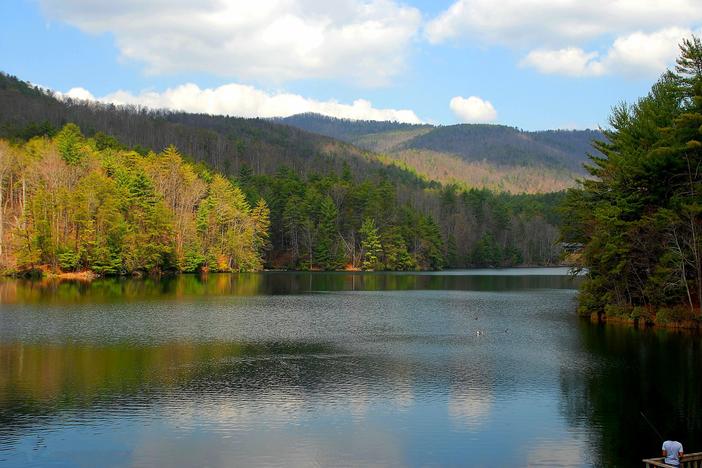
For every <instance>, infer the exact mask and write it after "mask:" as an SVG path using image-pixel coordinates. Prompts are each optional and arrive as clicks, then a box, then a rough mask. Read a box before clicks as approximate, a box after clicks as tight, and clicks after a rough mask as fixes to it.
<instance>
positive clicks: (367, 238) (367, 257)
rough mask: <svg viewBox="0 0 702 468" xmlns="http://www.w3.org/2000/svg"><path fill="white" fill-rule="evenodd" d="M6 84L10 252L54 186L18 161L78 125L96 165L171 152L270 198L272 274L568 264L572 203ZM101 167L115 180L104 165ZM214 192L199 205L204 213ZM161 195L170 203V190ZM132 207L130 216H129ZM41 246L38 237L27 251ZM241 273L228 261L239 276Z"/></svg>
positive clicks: (1, 127) (212, 123)
mask: <svg viewBox="0 0 702 468" xmlns="http://www.w3.org/2000/svg"><path fill="white" fill-rule="evenodd" d="M2 83H3V87H2V89H0V131H1V132H2V135H3V136H4V137H6V138H7V140H8V141H9V143H7V144H5V147H6V148H9V149H11V150H8V151H5V152H3V153H0V156H1V157H2V161H1V162H2V164H1V165H2V167H8V166H9V167H13V169H8V170H9V171H10V172H5V173H4V175H3V176H2V177H0V189H1V190H0V191H1V192H2V193H3V202H2V203H0V205H2V206H3V208H2V209H3V213H4V214H3V234H2V235H3V238H4V240H3V245H5V246H6V248H5V253H7V246H8V245H10V244H11V243H12V242H15V241H16V240H17V239H18V237H17V235H16V233H17V230H16V229H17V222H20V226H24V224H22V223H21V220H22V219H23V216H29V215H30V213H29V212H28V211H27V210H28V209H29V207H30V206H33V205H31V204H29V203H28V202H27V200H26V199H24V198H23V200H24V201H23V202H22V203H18V197H19V196H20V195H19V193H20V192H18V190H20V191H21V189H20V188H19V187H21V186H22V184H28V181H30V180H32V181H33V183H34V184H35V186H36V187H38V188H37V190H38V189H39V188H41V189H42V190H44V189H45V188H46V186H47V185H50V183H51V181H50V180H49V179H47V177H46V175H42V174H43V173H41V171H40V169H41V167H42V165H41V164H31V165H29V164H22V165H20V166H19V167H17V166H13V164H14V163H13V162H12V161H15V160H16V158H15V156H8V155H15V154H20V155H24V156H22V157H21V158H20V160H24V159H27V158H29V159H31V158H32V157H36V158H38V159H39V160H43V158H45V157H47V156H46V155H42V156H37V155H36V154H35V155H34V156H31V157H30V154H34V153H32V151H33V150H31V148H34V147H45V148H49V149H47V150H46V151H45V152H48V153H51V151H52V150H50V148H52V145H58V144H59V143H58V140H57V139H60V135H62V134H63V133H64V132H65V131H66V127H62V125H64V124H66V123H68V122H75V123H79V124H81V125H82V126H81V127H80V128H81V132H82V133H81V136H80V137H77V138H79V139H81V141H84V142H83V143H81V145H82V146H81V147H84V148H87V150H86V151H88V153H90V154H92V155H93V156H91V158H87V159H85V161H93V163H94V164H95V165H96V166H104V164H105V161H106V160H110V159H111V158H115V157H116V158H118V159H120V160H121V159H124V158H126V160H128V161H130V162H129V164H131V165H133V166H134V167H135V170H137V169H138V168H139V167H142V165H143V164H146V165H148V164H151V163H148V162H145V161H154V160H158V159H159V158H160V157H161V156H158V155H163V154H165V153H164V151H165V149H166V148H169V147H171V146H173V148H172V150H175V148H177V151H179V152H180V154H182V155H183V156H179V157H182V158H183V160H184V161H185V163H187V164H190V165H191V166H192V168H193V170H195V171H196V173H198V174H200V173H202V174H210V175H212V176H213V177H214V174H217V173H221V176H222V178H223V180H226V181H227V182H228V183H230V184H232V187H234V188H237V189H240V190H242V192H243V193H244V194H245V197H246V204H247V206H248V207H256V206H258V205H259V203H261V202H262V201H263V202H265V205H266V206H267V207H268V209H270V231H269V233H270V236H269V243H268V244H266V246H265V249H260V248H259V250H258V252H259V254H260V255H261V262H262V264H263V266H265V267H280V268H303V269H307V268H315V269H317V268H319V269H336V268H343V267H346V268H349V267H351V268H366V269H391V270H392V269H435V268H441V267H445V266H450V267H461V266H468V265H476V266H478V265H492V266H508V265H522V264H529V265H535V264H554V263H557V262H558V261H559V253H560V251H559V248H558V246H557V244H556V238H557V228H556V225H557V223H558V216H557V214H556V205H557V203H558V201H559V200H560V198H561V194H553V195H543V196H510V195H507V194H501V195H497V194H495V193H492V192H490V191H487V190H482V189H466V188H465V187H461V186H458V185H451V184H448V185H446V186H442V185H441V184H439V183H437V182H434V181H431V180H428V179H427V178H422V177H419V176H418V175H417V174H416V172H415V171H413V170H411V169H408V168H405V167H403V166H402V164H400V163H397V162H396V161H390V162H388V161H387V160H386V159H384V158H383V157H381V156H378V155H376V154H374V153H371V152H368V151H364V150H359V149H357V148H355V147H353V146H352V145H350V144H347V143H342V142H338V141H335V140H332V139H329V138H326V137H322V136H318V135H313V134H310V133H306V132H303V131H300V130H297V129H293V128H290V127H288V126H285V125H280V124H275V123H272V122H268V121H265V120H259V119H239V118H230V117H219V116H209V115H194V114H185V113H172V112H166V111H154V110H146V109H137V108H129V107H115V106H109V105H102V104H97V103H86V102H76V101H71V100H67V101H64V100H60V99H56V98H55V97H53V96H52V95H51V94H50V93H47V92H45V91H42V90H38V89H36V88H34V87H32V86H30V85H27V84H26V83H22V82H21V81H19V80H17V79H14V78H11V77H7V76H5V77H3V81H2ZM69 128H72V127H69ZM83 135H84V136H83ZM47 138H49V139H51V141H48V140H46V139H47ZM37 142H43V143H37ZM42 145H43V146H42ZM169 151H170V150H169ZM48 153H47V154H48ZM42 154H43V153H42ZM115 154H117V155H118V156H115ZM23 158H24V159H23ZM54 159H56V158H54ZM95 161H97V162H95ZM189 161H190V162H189ZM93 163H91V164H93ZM185 163H184V164H185ZM64 164H68V163H67V162H66V161H64ZM125 164H126V163H125ZM69 166H70V165H69ZM191 166H188V167H191ZM71 167H72V166H71ZM77 167H78V166H77ZM80 167H83V166H80ZM91 167H92V166H91ZM66 170H68V169H66ZM70 170H71V171H73V170H77V169H76V168H72V169H70ZM81 170H87V169H86V168H83V169H81ZM96 170H97V171H98V173H99V174H101V176H105V177H108V178H109V177H111V175H110V174H109V173H107V172H105V171H106V170H107V169H105V168H104V167H103V168H102V169H99V170H98V169H96ZM173 170H175V169H173ZM100 171H102V172H100ZM198 171H200V172H198ZM69 172H70V171H69ZM88 172H90V171H88ZM86 174H87V173H86ZM147 175H148V174H147ZM202 177H204V176H202ZM71 180H73V179H71ZM203 180H205V182H207V183H208V184H209V183H210V182H209V181H208V180H206V179H203ZM74 182H75V181H74ZM74 182H71V183H74ZM154 183H155V182H154ZM18 184H19V185H18ZM29 186H30V185H25V188H26V187H29ZM71 187H73V186H72V185H71ZM71 190H72V189H71ZM39 193H43V192H41V191H40V192H39ZM60 193H62V194H63V195H61V196H67V195H66V194H65V193H64V192H60ZM207 193H209V191H208V190H205V192H204V193H203V195H202V196H203V197H205V198H200V199H198V200H196V201H195V202H194V203H195V205H194V206H193V207H192V208H193V210H195V211H193V213H195V214H197V212H198V210H199V206H200V203H202V200H204V199H206V197H207ZM155 197H156V199H157V200H159V201H160V202H164V200H166V199H167V195H166V194H165V193H161V192H158V193H156V194H155ZM196 198H197V197H196ZM52 203H53V202H52ZM52 206H53V205H52ZM52 209H53V208H52ZM125 210H126V211H124V212H123V216H128V214H129V210H128V209H126V208H125ZM71 216H72V215H68V214H67V215H65V216H64V219H68V221H66V222H68V223H73V222H74V220H71V219H70V217H71ZM18 220H20V221H18ZM57 229H58V228H57ZM38 232H41V231H38ZM57 232H58V234H57V233H53V234H52V236H54V237H52V239H53V240H52V241H51V242H52V244H51V249H52V250H50V251H48V252H49V253H48V254H46V255H44V254H42V256H41V259H37V260H32V261H36V262H40V263H48V264H50V265H52V266H56V265H60V262H61V260H60V259H59V257H58V255H59V253H63V250H62V249H64V246H63V244H65V242H66V239H64V238H63V237H61V236H70V235H73V236H74V237H75V235H76V234H75V232H74V231H73V228H63V227H61V228H60V229H59V230H58V231H57ZM12 233H14V234H12ZM71 233H72V234H71ZM8 236H15V237H13V239H14V240H12V239H9V238H8ZM42 236H43V234H41V235H39V237H38V238H36V239H34V240H31V241H30V240H27V242H29V244H28V245H34V244H32V243H33V242H34V243H36V242H39V240H40V239H43V237H42ZM12 245H14V246H15V247H13V248H19V247H17V246H16V245H15V244H12ZM17 252H19V250H17ZM35 253H36V252H35ZM70 255H71V254H70V253H66V254H65V255H64V257H66V256H70ZM81 255H82V254H81ZM168 255H169V257H168V258H169V259H170V260H168V262H170V263H165V260H164V262H163V263H160V264H159V267H158V268H157V269H159V268H160V269H164V268H165V269H168V268H173V269H181V270H184V271H189V270H188V269H185V268H184V267H183V265H185V263H187V262H185V256H184V255H185V254H184V251H182V252H180V253H178V251H176V254H175V256H173V255H172V254H168ZM66 258H68V257H66ZM80 258H81V259H82V260H81V262H82V263H80V266H81V267H85V266H89V265H91V263H90V260H88V257H85V256H83V257H80ZM173 258H175V260H172V259H173ZM198 258H199V257H198ZM205 258H206V259H207V260H206V262H205V263H198V266H197V267H196V268H199V269H202V268H205V267H206V268H210V269H212V268H214V267H213V266H212V265H213V263H212V260H211V258H212V256H211V255H210V256H209V257H208V256H207V255H205ZM208 258H209V259H208ZM184 262H185V263H184ZM6 264H8V262H7V261H6ZM9 264H12V262H9ZM19 264H20V265H24V266H26V265H28V264H31V262H29V263H27V262H24V261H20V262H19ZM237 265H238V263H236V262H234V263H231V264H230V266H231V268H232V269H237V268H239V267H238V266H237ZM138 269H139V270H144V269H145V267H144V268H142V267H139V268H138ZM147 269H148V268H147ZM129 270H131V268H123V269H122V270H120V271H129Z"/></svg>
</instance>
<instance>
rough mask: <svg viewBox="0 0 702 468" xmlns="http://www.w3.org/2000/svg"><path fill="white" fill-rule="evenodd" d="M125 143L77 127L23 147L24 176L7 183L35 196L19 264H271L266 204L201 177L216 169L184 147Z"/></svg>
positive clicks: (111, 268)
mask: <svg viewBox="0 0 702 468" xmlns="http://www.w3.org/2000/svg"><path fill="white" fill-rule="evenodd" d="M2 144H3V143H2V142H0V151H4V147H2V146H1V145H2ZM121 148H122V147H121V145H119V144H118V143H117V142H116V141H115V140H114V139H113V138H111V137H107V136H105V135H101V134H96V136H95V138H94V139H88V140H86V139H85V138H84V137H83V136H82V133H81V132H80V129H79V128H78V127H76V126H75V125H73V124H69V125H66V126H65V127H64V128H63V129H61V131H60V132H59V133H58V134H57V135H56V137H55V138H54V140H53V141H48V140H31V141H29V142H27V143H26V144H24V145H23V146H21V147H19V148H18V149H17V154H16V156H15V158H14V159H13V160H12V161H11V162H12V165H11V166H8V167H7V168H6V169H7V170H10V171H13V172H11V173H12V174H13V178H16V179H17V180H22V181H23V183H22V184H20V185H19V186H17V187H14V188H8V189H7V190H14V193H13V192H10V195H11V197H10V198H11V199H13V200H14V199H17V200H21V199H22V197H26V207H25V209H24V210H22V211H21V216H20V217H18V218H17V222H16V223H15V224H14V226H12V229H11V230H10V234H11V235H12V238H13V239H14V241H13V242H12V244H11V245H12V248H13V250H12V251H10V252H7V253H6V258H10V259H12V260H13V262H14V264H13V265H11V266H12V269H13V270H19V271H22V270H28V269H33V268H36V267H37V266H39V265H46V266H48V267H49V268H53V269H57V270H63V271H76V270H81V269H88V270H92V271H94V272H96V273H99V274H105V275H114V274H124V273H133V272H149V273H150V272H160V271H187V272H191V271H199V270H203V269H210V270H213V269H214V270H221V271H232V270H235V271H245V270H246V271H248V270H256V269H260V268H261V267H262V258H261V253H262V252H263V251H264V250H265V249H266V248H268V245H269V244H268V239H269V232H268V231H269V226H270V222H269V219H268V216H269V210H268V207H267V205H266V203H265V201H263V200H261V201H260V202H259V203H258V204H257V206H256V207H255V208H254V209H253V210H251V209H250V207H249V204H248V203H247V201H246V199H245V197H244V195H243V193H242V192H241V190H239V188H238V187H236V186H235V185H234V184H233V183H232V182H231V181H230V180H228V179H226V178H224V177H223V176H221V175H219V174H215V175H213V176H209V173H207V174H208V176H209V177H208V178H207V179H205V178H204V177H201V176H200V175H199V174H204V173H206V172H203V171H202V170H200V169H198V168H197V167H195V166H193V165H191V164H190V163H187V162H185V161H184V160H183V158H182V157H181V156H180V154H179V153H178V151H177V150H176V149H175V148H174V147H168V148H167V149H166V150H164V152H163V153H161V154H158V155H157V154H155V153H148V154H147V155H146V156H142V155H139V154H138V153H135V152H132V151H126V150H124V149H121ZM78 163H80V164H78ZM3 188H4V187H0V189H3ZM4 195H5V194H4ZM10 208H12V207H10Z"/></svg>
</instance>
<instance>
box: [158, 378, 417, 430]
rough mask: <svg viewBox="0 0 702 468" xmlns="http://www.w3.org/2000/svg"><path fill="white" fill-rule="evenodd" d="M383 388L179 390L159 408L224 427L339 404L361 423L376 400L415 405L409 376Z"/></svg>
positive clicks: (177, 422)
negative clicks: (222, 391) (305, 390)
mask: <svg viewBox="0 0 702 468" xmlns="http://www.w3.org/2000/svg"><path fill="white" fill-rule="evenodd" d="M384 390H385V391H386V392H387V393H386V392H385V391H382V392H381V391H380V389H379V388H376V387H369V386H368V385H367V384H365V383H362V382H359V383H356V384H354V385H343V386H340V387H336V388H329V389H325V391H324V392H320V393H306V392H304V391H303V390H302V389H301V388H296V387H281V388H274V389H271V390H267V391H264V392H257V393H239V394H228V393H218V392H212V393H208V394H202V393H193V394H190V395H189V396H188V395H181V396H180V398H179V399H176V400H172V401H171V400H169V399H166V400H164V401H163V403H162V405H161V411H160V412H161V415H163V416H164V417H165V418H166V419H167V420H168V421H170V423H171V424H172V425H173V426H174V427H178V428H181V429H186V430H188V429H192V428H193V427H198V426H207V427H208V428H210V429H212V430H215V431H224V432H226V431H229V430H240V429H244V428H246V427H248V426H251V425H253V426H256V425H258V424H265V425H266V426H267V427H271V428H272V427H275V428H280V427H283V426H285V425H287V424H291V423H296V422H297V421H299V420H300V419H302V418H304V417H305V415H309V414H310V413H313V412H314V413H317V414H336V415H338V414H339V412H340V409H341V411H342V412H343V413H346V414H348V415H350V416H351V418H352V420H353V421H354V422H355V423H360V422H363V421H364V420H366V419H367V416H368V413H369V411H371V408H372V407H373V406H374V405H377V404H382V403H389V405H390V406H392V407H393V408H395V409H396V410H401V411H406V410H409V409H410V408H411V407H412V406H413V405H414V393H413V391H412V388H411V385H410V383H409V381H408V382H401V383H400V384H399V385H396V386H393V387H392V388H391V389H384Z"/></svg>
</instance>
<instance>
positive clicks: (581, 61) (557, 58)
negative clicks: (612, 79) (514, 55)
mask: <svg viewBox="0 0 702 468" xmlns="http://www.w3.org/2000/svg"><path fill="white" fill-rule="evenodd" d="M598 56H599V54H598V53H597V52H585V51H584V50H583V49H580V48H577V47H569V48H567V49H559V50H544V49H537V50H532V51H531V52H529V54H528V55H527V56H526V57H524V59H522V61H521V62H520V65H521V66H523V67H533V68H536V69H537V70H538V71H539V72H541V73H546V74H558V75H567V76H596V75H602V74H603V73H604V71H605V69H604V66H603V65H602V62H600V61H598V60H597V58H598Z"/></svg>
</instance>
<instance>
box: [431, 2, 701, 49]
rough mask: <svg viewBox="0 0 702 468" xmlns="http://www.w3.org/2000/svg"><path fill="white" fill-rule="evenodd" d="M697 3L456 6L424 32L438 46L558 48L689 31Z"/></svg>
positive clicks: (696, 17)
mask: <svg viewBox="0 0 702 468" xmlns="http://www.w3.org/2000/svg"><path fill="white" fill-rule="evenodd" d="M701 20H702V8H700V4H699V0H588V1H582V0H529V1H525V0H503V1H502V2H500V6H499V8H496V7H495V2H494V1H493V0H457V1H456V2H455V3H454V4H453V5H451V7H449V9H448V10H446V11H444V12H443V13H441V14H440V15H439V16H438V17H437V18H435V19H433V20H432V21H430V22H429V23H428V24H427V26H426V29H425V35H426V36H427V38H428V39H429V40H430V41H432V42H434V43H438V42H443V41H446V40H450V39H455V38H461V37H469V38H474V39H478V40H480V41H483V42H487V43H498V44H506V45H511V46H514V45H517V46H528V47H530V46H535V45H536V46H548V45H551V46H554V45H555V46H559V45H562V44H563V43H571V44H573V43H578V44H579V43H582V42H583V41H587V40H591V39H595V38H598V37H600V36H602V35H607V34H609V35H616V34H629V33H632V32H635V31H649V32H650V31H655V30H659V29H664V28H667V27H671V26H680V25H686V26H688V27H689V26H691V25H693V24H695V23H697V22H699V21H701Z"/></svg>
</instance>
